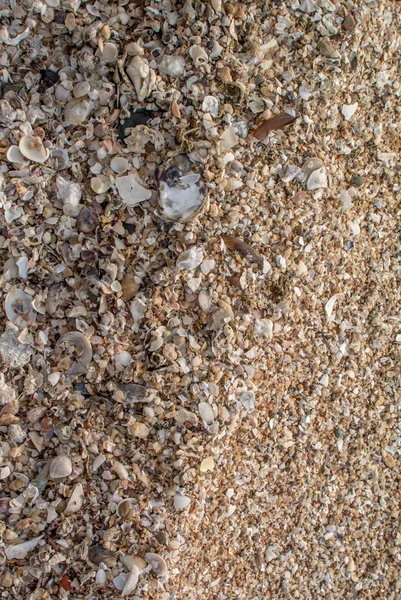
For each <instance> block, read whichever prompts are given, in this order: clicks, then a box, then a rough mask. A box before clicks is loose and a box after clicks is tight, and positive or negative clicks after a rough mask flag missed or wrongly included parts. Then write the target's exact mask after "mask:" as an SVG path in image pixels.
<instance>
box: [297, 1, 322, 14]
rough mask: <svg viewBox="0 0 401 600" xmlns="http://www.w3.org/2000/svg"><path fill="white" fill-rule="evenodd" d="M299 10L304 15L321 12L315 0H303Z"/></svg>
mask: <svg viewBox="0 0 401 600" xmlns="http://www.w3.org/2000/svg"><path fill="white" fill-rule="evenodd" d="M299 10H301V11H302V12H304V13H308V14H311V13H314V12H316V11H317V10H319V7H318V5H317V4H316V2H314V0H302V2H301V6H300V7H299Z"/></svg>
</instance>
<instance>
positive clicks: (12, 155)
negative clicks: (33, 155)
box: [6, 146, 29, 166]
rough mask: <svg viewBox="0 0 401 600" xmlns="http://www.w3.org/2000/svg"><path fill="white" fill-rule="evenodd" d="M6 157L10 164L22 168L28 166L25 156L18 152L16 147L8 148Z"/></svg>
mask: <svg viewBox="0 0 401 600" xmlns="http://www.w3.org/2000/svg"><path fill="white" fill-rule="evenodd" d="M6 157H7V160H8V161H9V162H11V163H19V164H21V165H24V166H25V165H28V164H29V161H27V160H26V158H25V156H24V155H23V154H22V153H21V152H20V149H19V148H18V146H10V147H9V149H8V150H7V154H6Z"/></svg>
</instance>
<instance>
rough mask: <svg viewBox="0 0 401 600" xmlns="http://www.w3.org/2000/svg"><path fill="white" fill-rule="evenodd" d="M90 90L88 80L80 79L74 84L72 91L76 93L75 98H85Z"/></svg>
mask: <svg viewBox="0 0 401 600" xmlns="http://www.w3.org/2000/svg"><path fill="white" fill-rule="evenodd" d="M90 90H91V86H90V85H89V83H88V82H87V81H79V82H78V83H76V84H75V85H74V89H73V90H72V93H73V94H74V98H83V97H84V96H87V95H88V94H89V92H90Z"/></svg>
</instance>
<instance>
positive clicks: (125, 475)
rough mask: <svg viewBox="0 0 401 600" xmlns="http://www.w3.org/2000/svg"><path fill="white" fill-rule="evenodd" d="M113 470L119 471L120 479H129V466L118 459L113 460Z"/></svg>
mask: <svg viewBox="0 0 401 600" xmlns="http://www.w3.org/2000/svg"><path fill="white" fill-rule="evenodd" d="M113 471H114V472H115V473H117V475H118V476H119V478H120V479H128V476H129V473H128V471H127V468H126V467H125V466H124V465H123V464H122V463H120V462H119V461H118V460H114V461H113Z"/></svg>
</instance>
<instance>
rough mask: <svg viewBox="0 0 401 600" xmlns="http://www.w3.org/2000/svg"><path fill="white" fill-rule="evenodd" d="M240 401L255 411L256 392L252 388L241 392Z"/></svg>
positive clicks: (248, 408)
mask: <svg viewBox="0 0 401 600" xmlns="http://www.w3.org/2000/svg"><path fill="white" fill-rule="evenodd" d="M239 401H240V402H241V404H242V406H243V407H244V408H245V409H246V410H247V411H248V412H253V411H254V410H255V392H253V391H252V390H251V391H249V392H244V393H243V394H241V396H240V397H239Z"/></svg>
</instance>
